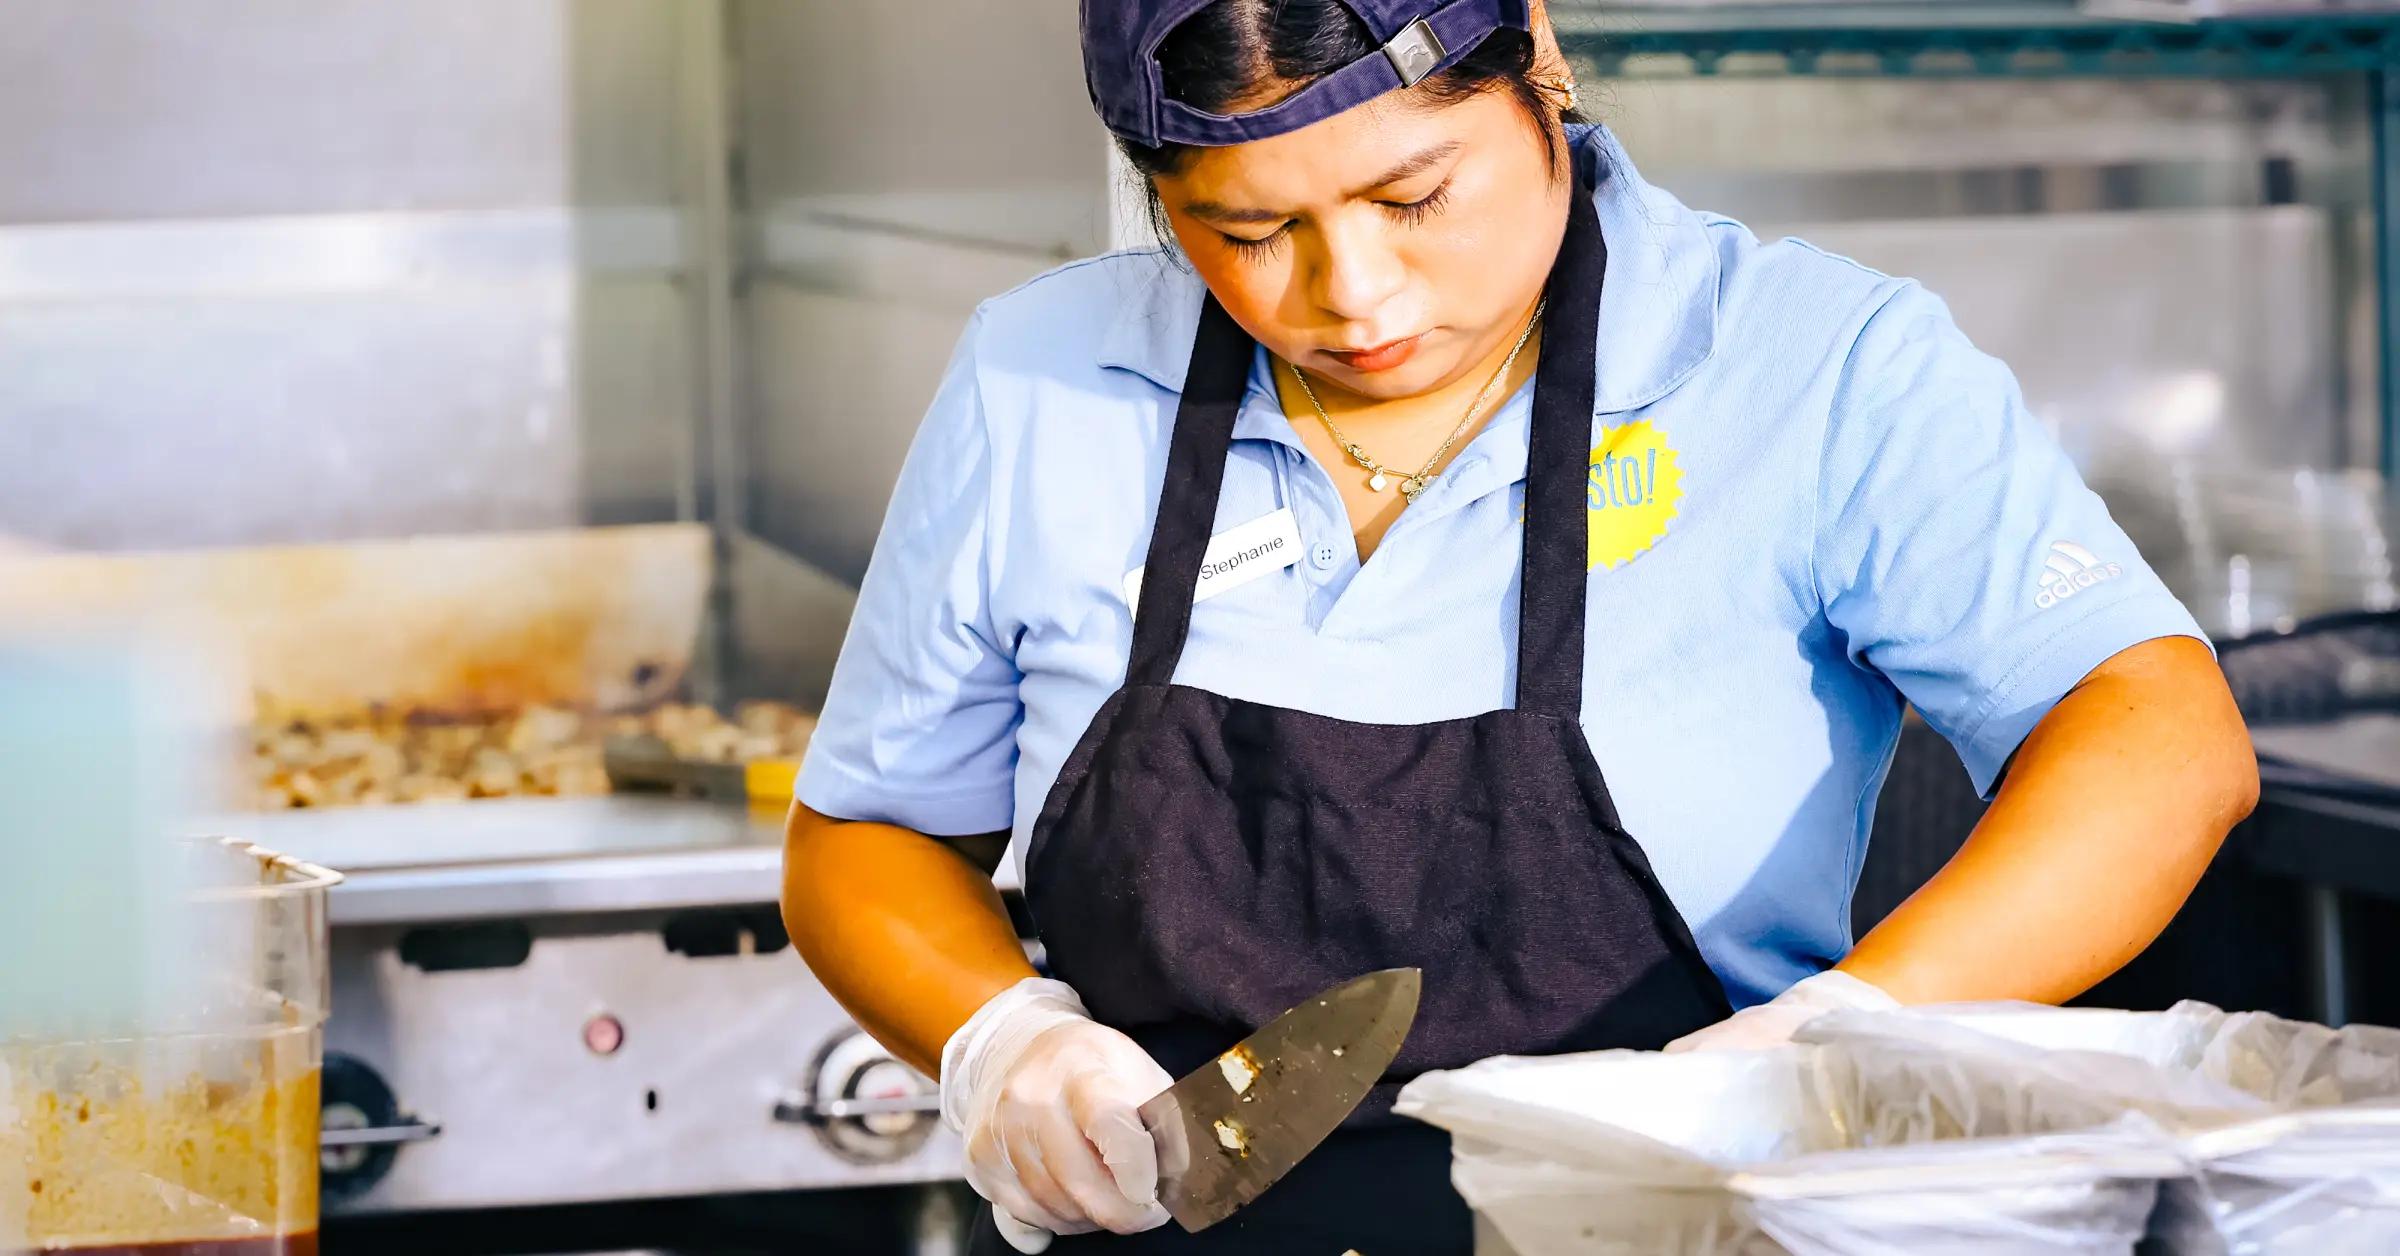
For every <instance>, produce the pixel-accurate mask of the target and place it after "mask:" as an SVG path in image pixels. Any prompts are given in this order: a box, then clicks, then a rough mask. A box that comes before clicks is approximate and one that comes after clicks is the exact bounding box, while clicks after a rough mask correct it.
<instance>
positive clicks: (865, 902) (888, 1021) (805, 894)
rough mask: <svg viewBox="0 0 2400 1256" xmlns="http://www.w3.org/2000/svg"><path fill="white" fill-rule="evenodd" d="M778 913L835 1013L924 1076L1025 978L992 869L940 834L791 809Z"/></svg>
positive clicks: (1029, 969) (1029, 971)
mask: <svg viewBox="0 0 2400 1256" xmlns="http://www.w3.org/2000/svg"><path fill="white" fill-rule="evenodd" d="M783 920H784V927H785V928H787V929H789V930H790V931H791V935H792V945H793V946H794V947H796V948H797V949H798V950H799V952H800V954H801V957H802V958H804V959H806V960H807V961H808V966H809V968H810V970H811V971H813V972H814V973H815V974H816V976H817V979H818V980H819V981H822V982H824V983H825V988H826V989H827V990H829V991H831V992H832V994H833V997H834V998H835V1000H837V1001H838V1002H840V1003H841V1005H842V1008H843V1010H845V1011H847V1012H849V1013H850V1015H851V1017H852V1018H853V1019H855V1020H857V1021H858V1023H859V1026H860V1027H861V1028H863V1029H865V1030H866V1031H867V1032H868V1033H870V1034H872V1035H874V1037H875V1039H876V1041H878V1042H881V1043H882V1044H883V1045H884V1046H885V1047H887V1048H889V1049H890V1050H891V1052H892V1054H894V1055H896V1056H898V1057H899V1058H900V1059H902V1060H904V1061H906V1062H907V1063H909V1064H911V1065H913V1066H915V1067H916V1068H919V1069H922V1070H923V1071H924V1072H925V1073H926V1074H927V1075H928V1076H936V1075H938V1074H939V1071H940V1065H941V1054H942V1044H943V1043H945V1042H947V1041H948V1040H949V1038H950V1035H951V1034H952V1033H953V1032H955V1031H956V1030H957V1029H958V1027H959V1026H960V1025H963V1024H965V1023H966V1021H967V1018H968V1017H970V1016H972V1015H974V1013H975V1009H977V1008H979V1007H981V1006H983V1004H984V1003H985V1002H986V1001H988V1000H989V999H990V998H991V997H992V996H993V995H995V994H998V993H999V992H1000V991H1002V990H1004V989H1007V988H1008V987H1009V986H1011V985H1014V984H1016V983H1017V982H1018V981H1020V980H1022V979H1024V978H1026V977H1030V976H1033V975H1034V972H1033V966H1032V965H1031V964H1029V963H1027V962H1026V959H1025V950H1024V946H1023V944H1022V943H1020V942H1019V941H1018V939H1017V933H1016V929H1015V928H1014V927H1013V926H1011V925H1010V923H1009V919H1008V911H1007V909H1006V908H1005V907H1004V906H1002V905H1001V902H1000V894H999V891H997V890H995V889H994V888H992V881H991V878H990V877H989V876H988V875H986V874H985V873H984V871H983V870H982V869H980V868H977V867H976V866H975V865H974V864H972V863H969V862H968V861H967V859H966V858H965V857H964V856H962V855H960V854H959V853H958V852H957V851H956V850H953V849H951V847H950V846H948V845H946V844H944V843H943V842H941V841H938V840H936V839H934V838H930V837H927V836H925V835H924V834H922V833H917V832H913V831H911V830H908V829H903V828H896V827H894V826H892V825H888V824H858V823H852V822H850V821H844V820H833V819H828V818H826V817H824V816H820V815H818V814H816V813H815V812H812V811H809V810H807V809H806V808H795V809H794V810H793V813H792V819H791V822H790V825H789V827H788V829H787V830H786V833H785V838H784V856H783Z"/></svg>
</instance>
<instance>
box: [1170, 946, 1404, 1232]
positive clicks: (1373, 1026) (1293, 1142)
mask: <svg viewBox="0 0 2400 1256" xmlns="http://www.w3.org/2000/svg"><path fill="white" fill-rule="evenodd" d="M1423 983H1424V979H1423V977H1422V976H1421V975H1420V974H1419V973H1418V971H1417V970H1416V969H1414V968H1390V969H1385V970H1384V971H1382V972H1377V973H1369V974H1367V975H1366V976H1364V977H1360V978H1358V979H1356V980H1354V981H1350V982H1346V983H1344V984H1342V985H1339V986H1336V987H1334V988H1333V989H1331V990H1328V991H1326V992H1325V993H1323V994H1320V995H1318V996H1316V997H1315V998H1313V999H1310V1000H1308V1001H1307V1002H1305V1003H1302V1004H1301V1005H1300V1006H1298V1007H1296V1008H1293V1009H1292V1010H1291V1011H1288V1012H1285V1013H1284V1014H1283V1015H1281V1016H1278V1017H1276V1018H1275V1019H1274V1020H1272V1021H1269V1022H1268V1023H1267V1025H1266V1027H1265V1028H1263V1029H1260V1030H1259V1031H1258V1032H1257V1033H1254V1034H1252V1035H1250V1036H1249V1037H1248V1038H1245V1039H1243V1040H1242V1041H1241V1043H1240V1045H1238V1046H1236V1047H1234V1048H1233V1049H1232V1050H1230V1051H1227V1052H1226V1053H1225V1054H1223V1055H1221V1056H1218V1057H1217V1058H1216V1059H1214V1060H1211V1061H1209V1062H1208V1063H1206V1064H1203V1065H1201V1066H1200V1068H1199V1069H1198V1071H1196V1072H1194V1073H1193V1074H1192V1075H1191V1076H1189V1077H1186V1078H1184V1079H1183V1080H1182V1081H1179V1082H1177V1083H1175V1084H1174V1085H1173V1086H1172V1087H1170V1088H1168V1090H1167V1092H1166V1093H1165V1094H1162V1095H1160V1096H1158V1097H1157V1098H1155V1099H1152V1100H1151V1101H1150V1102H1148V1103H1145V1104H1143V1105H1142V1109H1141V1111H1142V1120H1143V1123H1144V1124H1146V1125H1148V1126H1149V1127H1150V1130H1151V1133H1152V1134H1153V1135H1154V1136H1155V1137H1156V1138H1157V1140H1158V1199H1159V1202H1160V1203H1162V1204H1165V1205H1166V1206H1167V1211H1168V1212H1169V1213H1171V1214H1173V1215H1174V1217H1175V1221H1176V1223H1177V1224H1179V1225H1181V1226H1182V1227H1183V1228H1184V1229H1185V1230H1188V1231H1190V1232H1192V1233H1194V1234H1197V1233H1199V1232H1200V1231H1202V1230H1205V1229H1207V1228H1208V1227H1210V1226H1212V1225H1215V1224H1216V1223H1217V1222H1219V1221H1223V1220H1224V1219H1225V1218H1227V1217H1229V1216H1231V1215H1233V1213H1234V1212H1235V1211H1236V1210H1238V1209H1240V1208H1241V1207H1242V1206H1243V1205H1245V1204H1247V1203H1249V1202H1250V1201H1251V1200H1254V1199H1256V1198H1258V1197H1259V1195H1260V1194H1261V1193H1263V1192H1264V1191H1265V1190H1266V1189H1267V1188H1268V1187H1270V1186H1273V1185H1274V1184H1275V1183H1276V1182H1277V1181H1278V1180H1279V1179H1281V1178H1282V1177H1283V1175H1284V1174H1286V1173H1288V1172H1290V1171H1291V1169H1292V1166H1293V1165H1296V1164H1298V1163H1300V1160H1301V1158H1302V1157H1304V1156H1306V1155H1307V1154H1308V1153H1310V1152H1311V1151H1314V1150H1316V1147H1317V1144H1318V1143H1321V1142H1324V1141H1325V1137H1326V1135H1328V1134H1331V1133H1333V1131H1334V1127H1336V1126H1338V1125H1340V1124H1341V1123H1342V1121H1343V1119H1344V1118H1346V1117H1348V1116H1349V1115H1350V1113H1351V1112H1352V1111H1353V1110H1355V1109H1356V1108H1357V1107H1358V1105H1359V1103H1360V1102H1361V1101H1363V1100H1364V1099H1365V1098H1366V1097H1367V1092H1368V1091H1369V1090H1370V1089H1373V1088H1374V1085H1375V1083H1376V1082H1377V1081H1379V1080H1381V1079H1382V1077H1383V1073H1384V1070H1385V1069H1387V1068H1390V1067H1391V1064H1392V1057H1393V1056H1396V1055H1398V1054H1400V1043H1401V1041H1402V1040H1403V1039H1405V1038H1407V1037H1408V1028H1409V1025H1410V1024H1411V1023H1412V1022H1413V1021H1415V1020H1416V1018H1417V994H1418V991H1419V990H1420V988H1421V987H1422V986H1423Z"/></svg>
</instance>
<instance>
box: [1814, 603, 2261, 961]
mask: <svg viewBox="0 0 2400 1256" xmlns="http://www.w3.org/2000/svg"><path fill="white" fill-rule="evenodd" d="M2257 795H2258V765H2257V761H2256V759H2255V758H2254V757H2253V756H2252V753H2251V750H2250V741H2249V735H2248V733H2247V732H2246V731H2245V730H2244V729H2243V727H2242V721H2241V716H2240V713H2239V712H2238V711H2236V710H2235V708H2234V705H2233V698H2232V695H2231V694H2229V693H2227V692H2226V690H2225V685H2224V681H2223V678H2222V676H2221V674H2220V673H2219V672H2218V671H2217V668H2216V665H2215V662H2214V661H2213V660H2212V659H2211V658H2210V657H2209V654H2208V651H2207V650H2206V649H2205V648H2204V647H2202V646H2201V645H2200V644H2199V643H2198V642H2195V641H2189V640H2181V639H2174V640H2163V641H2152V642H2149V643H2146V644H2144V645H2140V646H2136V647H2134V648H2133V649H2130V650H2127V651H2125V652H2124V653H2122V654H2119V655H2117V656H2116V657H2115V658H2112V659H2110V660H2109V661H2108V662H2107V663H2105V664H2103V665H2101V667H2100V668H2099V669H2097V670H2095V671H2094V672H2093V673H2092V675H2091V676H2090V677H2088V678H2087V679H2086V680H2085V681H2084V683H2083V684H2082V685H2080V686H2079V687H2077V688H2076V690H2075V691H2074V692H2073V693H2071V694H2069V695H2068V696H2067V697H2066V698H2065V699H2064V700H2062V701H2061V702H2060V703H2059V704H2058V705H2057V706H2056V707H2054V708H2053V709H2052V710H2051V712H2050V714H2049V715H2047V716H2046V717H2044V718H2043V720H2042V722H2041V723H2040V724H2039V725H2038V726H2036V727H2035V729H2034V731H2033V732H2032V734H2031V735H2030V736H2028V737H2027V738H2026V740H2025V743H2024V745H2023V746H2022V747H2020V748H2019V749H2018V751H2017V755H2016V758H2015V759H2014V760H2013V761H2012V763H2011V764H2010V767H2009V774H2008V778H2007V783H2006V784H2005V785H2003V786H2002V788H2001V790H2000V793H1999V795H1998V797H1997V798H1996V799H1994V801H1993V803H1992V806H1991V809H1990V810H1989V811H1988V812H1986V813H1985V815H1984V818H1983V821H1982V822H1981V823H1980V824H1978V825H1976V827H1975V832H1974V834H1973V836H1971V837H1970V838H1969V839H1968V841H1967V844H1966V846H1965V847H1964V848H1963V849H1961V850H1960V851H1959V853H1958V855H1957V856H1956V857H1955V858H1954V859H1952V860H1951V862H1950V864H1949V865H1948V866H1947V867H1945V868H1943V869H1942V871H1941V873H1940V874H1939V875H1937V876H1935V877H1934V879H1933V880H1932V881H1930V882H1928V883H1927V884H1926V885H1925V887H1924V888H1923V889H1921V890H1919V891H1918V892H1917V893H1916V894H1915V895H1914V896H1912V897H1911V898H1910V899H1909V900H1908V901H1907V902H1906V903H1904V904H1902V905H1901V907H1900V908H1899V910H1897V911H1895V912H1893V913H1892V915H1891V916H1890V918H1888V919H1887V920H1885V921H1884V922H1883V924H1881V925H1880V926H1878V927H1877V928H1876V929H1875V930H1874V931H1873V932H1871V933H1869V934H1868V935H1867V936H1866V937H1865V938H1863V939H1861V940H1860V942H1859V944H1858V946H1857V948H1856V949H1855V950H1853V951H1852V952H1851V954H1850V956H1849V958H1848V959H1846V960H1844V961H1843V962H1842V964H1841V967H1842V969H1843V970H1845V971H1847V972H1850V973H1852V974H1853V975H1855V976H1858V977H1860V978H1862V979H1864V980H1867V981H1870V982H1873V983H1874V984H1876V985H1878V986H1881V987H1883V988H1884V989H1885V990H1887V991H1890V992H1891V993H1892V995H1893V996H1894V997H1896V998H1898V999H1899V1000H1900V1001H1902V1002H1904V1003H1933V1002H1950V1001H1956V1000H1977V999H2026V1000H2032V1001H2035V1002H2043V1003H2057V1002H2062V1001H2064V1000H2066V999H2069V998H2072V997H2074V996H2075V995H2078V994H2081V993H2082V992H2084V991H2085V990H2088V989H2090V988H2091V987H2092V986H2093V985H2094V984H2096V983H2098V982H2099V981H2100V980H2101V979H2102V978H2104V977H2106V976H2108V975H2109V974H2110V973H2113V972H2115V971H2116V970H2117V969H2118V968H2120V967H2122V966H2123V965H2124V964H2125V963H2126V961H2128V960H2130V959H2132V958H2133V957H2134V956H2135V955H2137V954H2139V953H2140V952H2141V951H2142V949H2143V948H2144V947H2146V946H2148V945H2149V944H2150V943H2151V941H2152V940H2154V939H2155V938H2156V937H2157V936H2158V934H2159V932H2160V931H2161V930H2162V929H2164V928H2165V927H2166V925H2167V923H2168V922H2169V921H2170V920H2172V919H2173V918H2174V916H2175V913H2176V912H2177V911H2178V910H2179V909H2180V908H2181V907H2182V905H2183V902H2184V899H2185V898H2186V897H2187V896H2188V895H2189V894H2190V893H2191V890H2192V887H2193V886H2194V885H2196V884H2198V882H2199V879H2200V875H2201V874H2202V873H2203V872H2205V871H2206V870H2207V868H2208V865H2209V861H2210V860H2211V859H2213V858H2214V857H2215V855H2216V852H2217V848H2218V846H2219V845H2220V844H2221V843H2222V842H2223V841H2224V838H2225V834H2226V832H2227V831H2228V830H2229V829H2231V828H2232V827H2233V826H2234V825H2235V824H2236V823H2238V822H2240V820H2241V819H2242V817H2244V816H2246V815H2248V814H2249V812H2250V809H2251V807H2252V806H2253V805H2254V804H2255V803H2256V801H2257Z"/></svg>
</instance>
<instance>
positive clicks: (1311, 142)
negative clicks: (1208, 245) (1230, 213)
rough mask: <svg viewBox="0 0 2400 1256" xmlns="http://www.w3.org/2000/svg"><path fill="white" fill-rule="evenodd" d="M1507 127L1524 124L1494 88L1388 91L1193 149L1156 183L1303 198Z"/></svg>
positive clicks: (1266, 199) (1323, 195) (1209, 194)
mask: <svg viewBox="0 0 2400 1256" xmlns="http://www.w3.org/2000/svg"><path fill="white" fill-rule="evenodd" d="M1512 128H1513V130H1514V131H1525V130H1526V129H1527V128H1526V127H1525V123H1524V119H1523V118H1522V117H1520V116H1518V113H1517V110H1516V106H1515V104H1514V102H1512V101H1511V100H1509V98H1508V97H1507V96H1506V95H1505V94H1503V93H1500V92H1493V91H1486V92H1479V93H1477V94H1475V95H1473V96H1470V97H1467V98H1466V99H1464V100H1458V101H1453V102H1451V103H1448V104H1443V105H1435V106H1431V107H1428V106H1424V105H1420V104H1416V103H1413V102H1408V101H1400V100H1392V99H1388V98H1387V99H1385V100H1376V101H1369V102H1368V103H1366V104H1363V105H1360V106H1358V107H1357V108H1355V109H1348V110H1344V111H1343V112H1341V113H1338V114H1335V115H1334V116H1333V117H1330V118H1327V119H1325V120H1324V121H1322V122H1317V123H1314V124H1312V125H1309V126H1305V127H1302V128H1301V129H1299V130H1297V131H1291V132H1288V133H1286V134H1283V135H1277V136H1272V137H1270V138H1267V139H1263V140H1253V141H1251V142H1249V143H1247V144H1235V145H1231V146H1229V147H1225V148H1202V149H1197V150H1195V151H1194V152H1193V154H1192V155H1191V157H1189V158H1188V159H1186V160H1185V162H1184V164H1183V168H1182V169H1181V170H1178V171H1176V172H1175V173H1174V174H1171V175H1162V176H1160V178H1159V184H1160V186H1161V187H1162V188H1163V189H1166V190H1168V191H1170V192H1174V193H1180V194H1182V195H1185V196H1188V197H1190V198H1193V199H1206V200H1212V201H1218V202H1222V203H1226V204H1254V203H1260V204H1263V203H1273V204H1303V203H1308V202H1312V201H1319V200H1325V199H1330V198H1334V197H1339V196H1341V195H1342V194H1343V193H1344V192H1346V191H1351V190H1355V189H1358V188H1361V187H1364V186H1369V185H1371V184H1372V183H1373V182H1374V181H1375V180H1376V179H1377V178H1378V177H1379V176H1381V175H1382V174H1384V173H1385V172H1386V171H1389V170H1390V169H1391V168H1392V167H1393V166H1394V165H1395V164H1397V163H1399V162H1403V161H1406V160H1408V159H1409V158H1411V157H1414V156H1417V155H1418V154H1420V153H1422V152H1424V151H1425V150H1427V149H1430V148H1436V147H1438V146H1440V145H1443V144H1453V143H1454V144H1456V145H1458V148H1459V152H1460V153H1461V154H1465V155H1472V154H1474V153H1476V152H1479V151H1482V150H1484V149H1485V148H1487V147H1488V146H1490V145H1494V144H1501V143H1508V142H1511V141H1512V135H1511V132H1512ZM1526 138H1530V137H1526Z"/></svg>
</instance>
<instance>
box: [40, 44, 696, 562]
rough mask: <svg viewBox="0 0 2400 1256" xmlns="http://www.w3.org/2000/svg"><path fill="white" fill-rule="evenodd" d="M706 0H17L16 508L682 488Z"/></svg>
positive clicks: (580, 510) (202, 525) (660, 503)
mask: <svg viewBox="0 0 2400 1256" xmlns="http://www.w3.org/2000/svg"><path fill="white" fill-rule="evenodd" d="M688 25H689V23H688V22H687V20H686V19H685V17H684V16H683V15H682V14H681V13H680V12H679V10H678V8H677V6H675V5H672V4H663V3H658V2H657V0H512V2H511V3H508V4H490V3H485V2H484V0H410V2H409V3H407V4H390V3H385V2H383V0H252V2H250V3H245V4H241V5H165V4H151V3H134V2H132V0H10V3H9V4H8V5H7V6H6V9H5V11H4V12H0V534H4V533H14V534H17V535H19V536H20V537H25V538H30V539H32V540H34V541H37V542H41V543H46V544H53V545H60V546H69V547H77V548H98V549H121V548H150V547H158V546H169V545H175V546H180V545H204V544H220V543H242V542H266V541H292V540H306V539H321V538H336V537H360V536H377V535H394V534H403V533H411V532H429V531H430V532H451V531H474V530H483V529H491V528H503V527H538V526H549V525H558V524H569V523H576V522H581V521H585V520H588V519H623V518H659V517H666V516H670V515H672V514H674V513H675V512H676V510H677V507H678V501H677V498H678V492H679V489H678V485H679V482H680V481H681V480H682V479H684V478H686V477H684V476H683V475H682V474H681V471H682V470H683V469H686V468H688V466H689V463H690V455H689V454H688V452H687V451H688V449H689V447H690V443H691V440H692V435H691V417H692V410H693V405H694V402H693V381H692V368H691V365H690V363H691V352H690V349H689V346H688V343H687V339H688V338H687V334H686V331H685V327H686V324H687V309H686V301H687V298H686V295H685V293H684V292H683V291H682V290H681V289H680V288H679V286H678V284H677V281H676V272H677V270H678V269H679V268H680V266H681V265H682V259H683V257H684V256H685V255H686V253H687V252H688V251H689V250H688V246H687V242H686V240H685V238H684V237H685V227H684V224H683V221H682V218H681V215H680V211H679V208H678V204H677V202H678V199H679V194H678V181H679V162H681V161H682V160H683V158H684V154H683V153H682V152H681V151H680V150H679V138H678V134H679V127H680V126H681V119H680V118H679V114H678V109H679V97H678V91H677V88H678V81H677V77H676V76H677V73H678V64H679V49H680V45H681V42H682V41H683V40H684V39H686V38H687V28H688Z"/></svg>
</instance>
